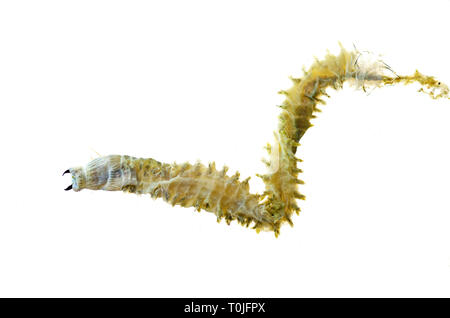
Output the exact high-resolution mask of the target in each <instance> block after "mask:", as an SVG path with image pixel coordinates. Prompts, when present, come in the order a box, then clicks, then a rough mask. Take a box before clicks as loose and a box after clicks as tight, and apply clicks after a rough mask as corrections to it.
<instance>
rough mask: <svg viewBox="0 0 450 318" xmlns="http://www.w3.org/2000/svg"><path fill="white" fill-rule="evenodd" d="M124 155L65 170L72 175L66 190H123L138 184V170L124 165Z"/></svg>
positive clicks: (96, 160) (107, 157) (108, 157)
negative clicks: (127, 186)
mask: <svg viewBox="0 0 450 318" xmlns="http://www.w3.org/2000/svg"><path fill="white" fill-rule="evenodd" d="M121 162H122V157H121V156H118V155H111V156H106V157H100V158H97V159H94V160H92V161H91V162H89V163H88V164H87V165H86V166H85V167H75V168H70V169H68V170H66V171H65V172H64V174H65V173H70V174H71V175H72V184H71V185H70V186H68V187H67V188H66V189H65V190H73V191H76V192H78V191H80V190H82V189H90V190H107V191H117V190H121V189H122V187H124V186H126V185H130V184H131V185H135V184H137V178H136V172H135V170H134V169H132V168H131V167H128V168H123V167H122V164H121Z"/></svg>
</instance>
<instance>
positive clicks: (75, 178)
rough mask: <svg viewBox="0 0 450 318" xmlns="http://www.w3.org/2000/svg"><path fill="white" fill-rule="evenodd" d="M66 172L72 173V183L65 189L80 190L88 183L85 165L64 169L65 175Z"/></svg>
mask: <svg viewBox="0 0 450 318" xmlns="http://www.w3.org/2000/svg"><path fill="white" fill-rule="evenodd" d="M66 173H70V174H71V175H72V184H71V185H69V186H68V187H67V188H65V189H64V190H66V191H69V190H73V191H76V192H78V191H80V190H81V189H83V188H85V185H86V175H85V173H84V169H83V167H76V168H70V169H67V170H66V171H64V173H63V175H65V174H66Z"/></svg>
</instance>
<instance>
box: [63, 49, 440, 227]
mask: <svg viewBox="0 0 450 318" xmlns="http://www.w3.org/2000/svg"><path fill="white" fill-rule="evenodd" d="M365 57H366V56H365V55H364V54H362V53H361V52H358V51H357V50H354V51H347V50H345V49H344V48H341V52H340V54H339V55H337V56H334V55H332V54H329V53H328V54H327V55H326V57H325V58H324V59H323V60H321V61H319V60H316V62H315V63H314V64H313V65H312V66H311V67H310V69H309V70H308V71H304V76H303V77H302V78H292V81H293V86H292V87H291V88H290V89H288V90H285V91H281V92H280V93H281V94H284V95H285V96H286V99H285V101H284V103H283V104H282V105H281V106H280V107H281V109H282V111H281V113H280V115H279V126H278V131H277V132H276V133H275V142H274V143H273V145H269V146H268V147H267V150H268V153H269V156H270V159H269V160H268V161H266V164H267V166H268V171H267V173H266V174H263V175H258V176H259V177H260V178H262V180H263V181H264V183H265V191H264V193H262V194H252V193H250V191H249V184H248V179H246V180H243V181H240V180H239V173H236V174H235V175H233V176H229V175H227V168H226V167H224V168H223V169H222V170H220V171H219V170H216V167H215V164H214V163H211V164H209V165H208V166H205V165H203V164H201V163H196V164H190V163H183V164H167V163H161V162H158V161H156V160H154V159H143V158H135V157H130V156H120V155H111V156H106V157H100V158H97V159H95V160H93V161H91V162H90V163H88V164H87V165H86V166H85V167H76V168H71V169H69V170H68V171H69V172H70V173H71V175H72V189H73V190H74V191H80V190H82V189H91V190H108V191H117V190H122V191H125V192H131V193H136V194H150V195H151V196H152V197H153V198H163V199H164V200H165V201H167V202H169V203H171V204H172V205H181V206H183V207H194V208H195V209H197V210H198V211H200V210H205V211H208V212H211V213H214V214H215V215H216V216H217V220H218V221H220V220H221V219H222V218H224V219H225V220H226V222H227V223H230V222H231V221H232V220H237V221H238V222H239V223H240V224H243V225H245V226H249V225H250V224H253V228H254V229H256V230H257V231H260V230H270V231H273V232H274V233H275V235H276V236H277V235H278V234H279V231H280V226H281V225H282V224H283V223H285V222H287V223H289V224H291V225H292V221H291V217H292V214H293V213H294V212H295V213H297V214H298V212H299V211H300V208H299V207H298V205H297V200H298V199H301V200H303V199H304V198H305V197H304V196H303V195H302V194H300V193H299V191H298V184H302V183H303V181H302V180H300V179H299V178H298V176H299V173H300V172H301V170H300V169H299V168H298V166H297V164H298V162H300V161H301V160H300V159H299V158H297V157H296V156H295V154H296V152H297V148H298V147H299V146H300V144H299V141H300V139H301V138H302V136H303V135H304V134H305V132H306V131H307V130H308V128H310V127H311V126H312V125H311V122H310V120H311V119H312V118H314V117H315V113H317V112H319V111H320V110H319V109H318V107H317V106H318V104H325V102H324V101H323V100H322V98H323V97H328V94H327V93H326V90H327V88H330V87H331V88H333V89H340V88H342V87H343V83H344V82H345V81H348V82H350V83H351V84H353V85H354V86H356V87H357V88H361V89H363V90H366V88H368V87H380V86H383V85H392V84H398V83H404V84H409V83H412V82H417V83H419V84H420V85H421V89H420V90H419V91H420V92H425V93H427V94H428V95H430V96H431V97H432V98H441V97H444V98H448V93H449V89H448V87H447V86H445V85H444V84H443V83H441V82H439V81H437V80H435V79H434V78H433V77H431V76H425V75H422V74H421V73H419V72H418V71H416V72H415V73H414V74H413V75H411V76H399V75H397V74H395V73H394V72H393V71H392V69H391V68H390V67H389V66H388V65H386V64H385V63H384V62H383V61H381V60H380V59H375V60H370V61H367V60H365V59H364V58H365ZM386 73H389V74H386Z"/></svg>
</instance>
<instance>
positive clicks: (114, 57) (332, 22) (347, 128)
mask: <svg viewBox="0 0 450 318" xmlns="http://www.w3.org/2000/svg"><path fill="white" fill-rule="evenodd" d="M449 9H450V2H449V1H427V2H424V1H417V2H412V1H387V2H381V1H374V2H370V3H369V2H364V3H363V2H359V1H358V2H340V1H330V2H326V1H307V2H304V3H302V2H300V1H279V0H277V1H154V2H150V1H2V2H1V4H0V133H1V137H0V138H1V145H2V148H1V150H2V155H1V159H0V161H1V162H0V163H1V181H0V193H1V210H0V296H3V297H5V296H41V297H49V296H60V297H69V296H74V297H80V296H84V297H97V296H102V297H110V296H125V297H128V296H135V297H219V296H220V297H231V296H234V297H278V296H283V297H303V296H306V297H314V296H326V297H328V296H339V297H349V296H360V297H368V296H375V297H380V296H384V297H391V296H394V297H396V296H404V297H409V296H447V297H449V296H450V232H449V225H450V201H449V194H448V192H449V188H450V165H449V162H450V151H449V147H448V144H449V136H450V126H449V121H450V102H449V101H448V100H437V101H435V100H432V99H430V98H429V97H428V96H426V95H424V94H420V93H417V92H416V90H417V88H418V87H417V86H414V85H411V86H403V85H402V86H398V87H395V86H394V87H386V88H381V89H377V90H375V91H374V92H373V93H372V94H370V95H369V96H367V95H366V94H364V93H363V92H360V91H354V89H353V88H350V87H345V89H344V90H341V91H338V92H337V91H333V90H330V91H329V93H330V95H331V98H330V99H329V101H327V102H328V103H327V105H326V106H323V107H322V109H323V113H321V114H319V116H318V118H317V119H316V120H314V124H315V126H314V127H313V128H311V129H310V130H309V131H308V132H307V134H306V135H305V136H304V138H303V139H302V141H301V143H302V146H301V147H300V148H299V151H298V156H299V157H301V158H302V159H303V160H304V162H303V163H302V164H301V168H302V169H304V171H305V172H304V174H303V175H302V179H303V180H305V182H306V184H305V185H304V186H301V192H302V193H304V194H305V195H306V198H307V199H306V201H300V202H299V203H300V206H301V208H302V212H301V214H300V216H295V217H294V219H293V220H294V223H295V226H294V227H293V228H291V227H289V226H287V225H286V226H284V227H283V228H282V231H281V236H280V237H279V238H278V239H275V237H274V235H273V233H260V234H256V233H255V232H254V231H253V230H250V229H246V228H243V227H241V226H239V225H237V224H232V225H231V226H227V225H226V224H225V223H224V222H223V223H221V224H217V223H216V220H215V216H214V215H212V214H209V213H206V212H202V213H197V212H194V211H193V209H186V208H181V207H171V206H170V205H168V204H167V203H165V202H163V201H162V200H157V201H154V200H151V199H150V198H149V197H148V196H141V197H138V196H135V195H132V194H124V193H121V192H100V191H98V192H94V191H87V190H86V191H82V192H79V193H75V192H72V191H71V192H65V191H63V188H65V187H66V186H67V185H69V184H70V177H68V176H64V177H61V174H62V172H63V171H64V170H66V169H67V168H69V167H73V166H77V165H84V164H86V163H87V162H88V161H89V160H91V159H93V158H95V157H97V156H98V155H97V154H96V153H99V154H100V155H108V154H128V155H133V156H138V157H152V158H155V159H157V160H160V161H164V162H173V161H176V162H183V161H190V162H195V160H197V159H200V160H201V161H202V162H204V163H207V162H209V161H213V160H214V161H216V163H217V165H218V167H219V168H220V167H221V166H222V165H223V164H227V165H228V166H229V167H230V172H231V173H233V172H234V171H235V170H236V169H238V170H239V171H240V172H241V175H242V176H243V177H244V178H245V177H247V176H254V175H255V173H264V171H265V170H264V169H265V168H264V165H263V164H262V163H261V161H260V159H261V158H262V157H264V156H265V150H264V149H263V146H264V145H265V144H266V143H267V142H272V141H273V135H272V132H273V131H274V130H275V129H276V127H277V122H278V121H277V115H278V114H279V109H278V108H277V107H276V105H279V104H280V103H281V102H282V100H283V97H282V96H281V95H278V94H277V91H278V90H280V89H286V88H289V87H290V85H291V83H290V81H289V79H288V76H290V75H293V76H296V75H300V74H301V68H302V66H306V67H309V65H310V64H311V63H312V62H313V57H314V56H317V57H319V58H321V57H323V56H324V54H325V53H326V49H330V51H331V52H332V53H338V52H339V46H338V41H341V42H342V44H343V45H344V46H345V47H347V48H349V49H351V48H352V47H353V44H355V45H356V46H357V47H358V48H359V49H360V50H370V51H372V52H375V53H380V54H383V57H384V60H385V61H386V62H387V63H388V64H389V65H390V66H391V67H392V68H393V69H394V70H395V71H396V72H397V73H400V74H411V73H412V72H414V70H415V69H416V68H418V69H419V70H420V71H421V72H423V73H425V74H429V75H434V76H436V77H437V78H439V79H440V80H442V81H444V82H447V83H448V84H450V72H449V69H450V68H449V66H450V64H449V58H448V57H449V48H448V36H449V26H450V23H449V20H448V12H449ZM251 187H252V189H253V191H255V192H256V191H258V192H260V191H261V190H262V183H261V182H260V181H259V180H257V178H256V177H253V178H252V180H251Z"/></svg>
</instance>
